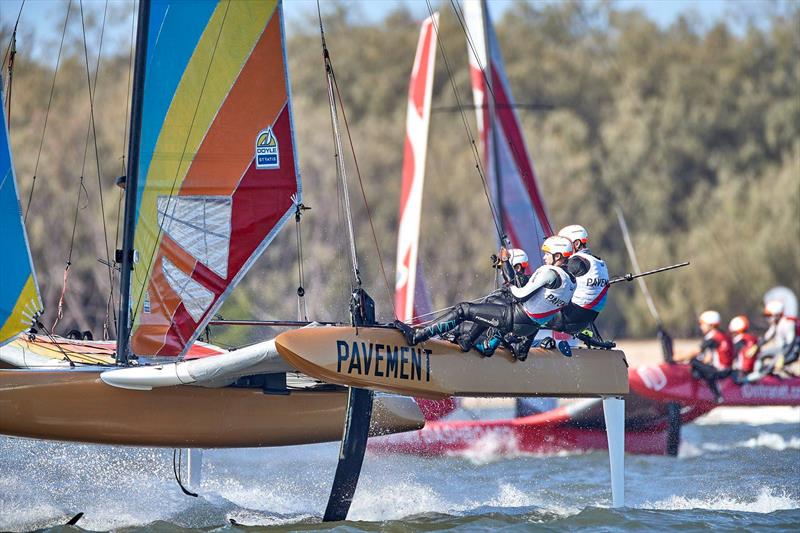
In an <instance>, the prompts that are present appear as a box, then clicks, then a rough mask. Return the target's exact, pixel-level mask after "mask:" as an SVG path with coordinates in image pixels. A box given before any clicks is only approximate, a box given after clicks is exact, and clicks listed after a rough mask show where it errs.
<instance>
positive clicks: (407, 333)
mask: <svg viewBox="0 0 800 533" xmlns="http://www.w3.org/2000/svg"><path fill="white" fill-rule="evenodd" d="M393 325H394V327H396V328H397V329H399V330H400V333H402V334H403V337H405V338H406V343H408V344H409V345H410V346H414V345H415V344H416V342H414V337H415V335H414V328H412V327H411V326H409V325H408V324H406V323H405V322H402V321H400V320H395V321H394V324H393Z"/></svg>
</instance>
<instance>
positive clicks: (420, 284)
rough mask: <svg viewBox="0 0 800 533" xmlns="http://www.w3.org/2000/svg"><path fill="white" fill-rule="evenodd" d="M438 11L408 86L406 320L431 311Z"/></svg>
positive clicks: (402, 258) (425, 27)
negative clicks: (428, 183)
mask: <svg viewBox="0 0 800 533" xmlns="http://www.w3.org/2000/svg"><path fill="white" fill-rule="evenodd" d="M438 19H439V15H438V13H434V14H433V15H432V16H431V17H428V18H427V19H425V20H424V21H423V23H422V29H421V31H420V34H419V42H418V44H417V54H416V56H415V58H414V68H413V70H412V72H411V82H410V85H409V88H408V111H407V118H406V140H405V148H404V156H403V185H402V189H401V194H400V224H399V229H398V233H397V270H396V272H397V275H396V281H395V296H394V306H395V315H396V316H397V318H398V319H400V320H403V321H410V320H412V319H413V317H416V316H419V315H422V314H424V313H427V312H429V311H430V310H431V305H430V298H429V297H428V294H427V289H426V286H425V281H424V276H423V274H422V268H420V265H419V264H418V263H419V259H418V249H419V227H420V214H421V212H422V189H423V184H424V181H425V156H426V152H427V145H428V126H429V124H430V118H431V94H432V92H433V71H434V64H435V60H436V34H435V27H434V26H435V25H436V24H437V23H438Z"/></svg>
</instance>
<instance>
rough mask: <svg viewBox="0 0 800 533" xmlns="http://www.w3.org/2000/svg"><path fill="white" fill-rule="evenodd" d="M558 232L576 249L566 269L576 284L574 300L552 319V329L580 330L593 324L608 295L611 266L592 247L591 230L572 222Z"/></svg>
mask: <svg viewBox="0 0 800 533" xmlns="http://www.w3.org/2000/svg"><path fill="white" fill-rule="evenodd" d="M558 234H559V235H560V236H562V237H566V238H567V239H569V240H570V241H571V242H572V245H573V248H574V250H575V253H573V254H572V256H571V257H570V258H569V262H568V263H567V270H568V271H569V272H570V273H571V274H572V275H573V276H575V279H576V281H577V287H576V288H575V293H574V294H573V295H572V301H571V302H570V303H569V304H568V305H567V306H566V307H564V308H563V309H562V310H561V313H559V315H558V316H557V318H556V319H555V320H554V321H553V329H555V330H558V331H564V332H567V333H578V332H580V331H581V330H583V329H584V328H586V327H589V326H591V324H592V323H593V322H594V320H595V319H596V318H597V315H599V314H600V311H602V310H603V308H604V307H605V306H606V299H607V298H608V287H609V285H608V279H609V278H608V268H607V267H606V263H605V261H603V260H602V259H600V258H599V257H597V256H596V255H594V254H592V252H591V251H590V250H589V232H587V231H586V228H584V227H583V226H579V225H578V224H573V225H571V226H567V227H565V228H562V230H561V231H559V232H558Z"/></svg>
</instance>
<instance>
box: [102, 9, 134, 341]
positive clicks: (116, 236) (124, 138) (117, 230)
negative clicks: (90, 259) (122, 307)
mask: <svg viewBox="0 0 800 533" xmlns="http://www.w3.org/2000/svg"><path fill="white" fill-rule="evenodd" d="M135 28H136V9H135V7H134V9H133V10H132V11H131V37H130V41H129V43H130V44H129V47H128V50H129V52H128V83H127V85H126V86H125V87H126V90H127V92H126V95H125V114H124V115H123V117H124V118H123V120H122V150H121V152H122V155H121V156H120V158H119V159H120V162H121V165H120V166H121V172H120V176H125V172H126V170H125V147H126V146H127V145H128V121H129V120H130V114H129V110H130V102H131V74H132V73H133V49H134V48H135V46H134V34H135ZM123 185H127V177H125V184H123ZM124 198H125V188H124V187H120V189H119V197H118V199H117V225H116V228H115V229H114V249H115V250H117V249H121V248H122V243H121V240H122V233H121V232H120V230H121V229H122V224H121V219H122V202H123V200H124ZM113 296H114V293H113V291H112V292H111V293H109V295H108V301H107V302H106V316H108V314H109V307H111V313H112V316H113V317H114V336H117V334H118V332H119V330H118V328H117V308H116V305H114V302H113V301H112V298H113ZM108 337H109V335H108V328H107V327H106V324H103V338H104V339H108Z"/></svg>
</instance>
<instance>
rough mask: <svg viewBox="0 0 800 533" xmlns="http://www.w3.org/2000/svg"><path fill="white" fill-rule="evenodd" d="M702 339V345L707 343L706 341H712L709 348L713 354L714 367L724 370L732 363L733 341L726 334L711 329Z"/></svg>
mask: <svg viewBox="0 0 800 533" xmlns="http://www.w3.org/2000/svg"><path fill="white" fill-rule="evenodd" d="M703 339H704V340H705V341H706V342H705V343H704V345H705V344H707V343H708V341H712V342H711V345H712V348H711V349H712V350H713V354H714V361H713V363H712V364H713V365H714V366H715V367H716V368H718V369H719V370H725V369H726V368H730V367H731V365H733V342H732V341H731V338H730V337H729V336H728V335H726V334H725V333H723V332H722V331H720V330H718V329H712V330H711V331H709V332H708V333H706V335H705V337H703Z"/></svg>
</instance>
